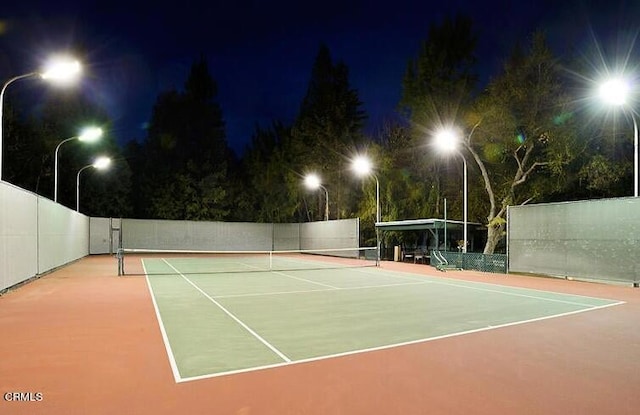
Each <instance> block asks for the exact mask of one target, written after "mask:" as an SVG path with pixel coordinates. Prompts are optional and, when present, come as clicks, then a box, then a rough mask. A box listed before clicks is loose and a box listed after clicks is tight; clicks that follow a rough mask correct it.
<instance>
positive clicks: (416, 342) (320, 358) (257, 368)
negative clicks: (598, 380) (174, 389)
mask: <svg viewBox="0 0 640 415" xmlns="http://www.w3.org/2000/svg"><path fill="white" fill-rule="evenodd" d="M621 304H624V301H620V302H616V303H612V304H605V305H601V306H597V307H591V308H586V309H584V310H576V311H569V312H566V313H561V314H554V315H552V316H545V317H537V318H532V319H529V320H522V321H514V322H511V323H505V324H500V325H497V326H487V327H482V328H478V329H472V330H465V331H461V332H457V333H449V334H444V335H441V336H435V337H426V338H422V339H417V340H410V341H406V342H400V343H394V344H388V345H384V346H378V347H370V348H366V349H360V350H351V351H348V352H342V353H335V354H330V355H326V356H318V357H312V358H308V359H301V360H296V361H290V362H287V363H276V364H272V365H265V366H256V367H251V368H246V369H238V370H230V371H227V372H219V373H211V374H207V375H200V376H192V377H188V378H183V379H180V381H179V382H177V383H181V382H190V381H194V380H203V379H210V378H215V377H221V376H228V375H234V374H239V373H246V372H254V371H258V370H265V369H271V368H276V367H283V366H290V365H297V364H301V363H309V362H316V361H319V360H327V359H334V358H338V357H343V356H350V355H355V354H361V353H369V352H374V351H379V350H386V349H392V348H396V347H402V346H409V345H413V344H419V343H427V342H430V341H434V340H440V339H446V338H449V337H457V336H464V335H467V334H473V333H480V332H483V331H489V330H495V329H500V328H503V327H511V326H517V325H520V324H527V323H533V322H537V321H542V320H549V319H552V318H556V317H565V316H569V315H573V314H579V313H584V312H587V311H593V310H600V309H603V308H608V307H613V306H617V305H621Z"/></svg>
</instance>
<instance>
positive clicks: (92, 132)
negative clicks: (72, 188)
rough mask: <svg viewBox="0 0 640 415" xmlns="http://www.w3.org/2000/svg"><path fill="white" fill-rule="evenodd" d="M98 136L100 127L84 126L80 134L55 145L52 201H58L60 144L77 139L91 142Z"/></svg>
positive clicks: (100, 133) (100, 132)
mask: <svg viewBox="0 0 640 415" xmlns="http://www.w3.org/2000/svg"><path fill="white" fill-rule="evenodd" d="M100 137H102V129H100V128H97V127H89V128H85V129H84V130H83V131H82V132H81V133H80V135H78V136H75V137H69V138H67V139H66V140H62V141H61V142H60V143H59V144H58V145H57V146H56V151H55V155H54V163H55V167H54V169H53V170H54V171H53V174H54V179H53V180H54V185H53V201H54V202H56V203H57V202H58V152H59V151H60V146H62V145H63V144H64V143H67V142H69V141H71V140H79V141H84V142H88V143H92V142H94V141H97V140H98V139H99V138H100Z"/></svg>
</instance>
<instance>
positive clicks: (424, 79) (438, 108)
mask: <svg viewBox="0 0 640 415" xmlns="http://www.w3.org/2000/svg"><path fill="white" fill-rule="evenodd" d="M476 44H477V37H476V34H475V32H474V27H473V22H472V20H471V19H470V18H468V17H466V16H464V15H460V14H459V15H456V16H455V17H454V18H450V17H447V18H445V19H444V20H443V21H442V22H441V23H440V24H433V25H431V26H430V27H429V30H428V37H427V39H426V40H425V41H424V42H423V43H422V45H421V48H420V51H419V53H418V56H417V57H416V58H414V59H412V60H410V61H409V63H408V65H407V70H406V73H405V77H404V79H403V83H402V87H403V88H402V98H401V101H400V103H399V107H400V111H401V112H402V113H403V114H405V116H406V117H407V118H408V119H409V121H410V127H409V128H408V134H409V137H410V139H406V140H401V141H400V142H395V141H394V139H393V136H391V139H390V140H388V141H387V146H386V148H387V150H388V151H389V153H390V155H391V159H390V163H391V166H392V168H391V169H390V170H389V172H388V174H390V175H392V176H391V177H394V192H395V196H394V200H398V203H397V214H398V215H399V217H400V218H418V217H423V218H424V217H440V216H441V215H442V211H441V206H442V205H443V200H442V199H444V198H445V197H446V198H449V199H450V200H454V201H455V200H461V199H462V195H461V192H460V189H461V186H460V185H459V183H460V181H459V180H457V178H456V180H455V181H454V180H447V177H450V176H455V174H454V173H456V174H457V171H458V170H459V171H460V176H461V175H462V173H461V168H458V165H459V164H460V163H455V164H454V163H453V162H451V161H448V160H446V159H444V158H443V157H442V156H441V155H438V154H437V153H436V152H435V151H432V149H431V146H430V145H429V141H430V139H431V137H430V136H432V135H433V134H434V132H436V131H437V130H438V129H440V128H442V127H445V126H451V125H461V124H462V122H463V120H464V115H465V113H466V111H467V110H468V108H470V106H471V104H472V102H473V101H472V100H473V96H474V88H475V85H476V82H477V75H476V73H475V63H476V58H475V48H476ZM400 137H402V136H400ZM396 138H398V137H396ZM398 171H399V172H402V175H401V176H400V175H398V174H397V172H398ZM460 180H461V179H460ZM450 205H451V206H453V207H455V209H458V208H457V207H458V206H461V205H462V203H451V204H450ZM449 213H450V214H453V215H455V214H459V215H460V217H461V216H462V209H461V208H460V209H459V211H453V212H449Z"/></svg>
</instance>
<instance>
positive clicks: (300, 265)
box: [142, 253, 623, 382]
mask: <svg viewBox="0 0 640 415" xmlns="http://www.w3.org/2000/svg"><path fill="white" fill-rule="evenodd" d="M309 257H311V258H309ZM267 261H268V267H269V269H267V270H265V267H266V266H267V264H266V262H267ZM142 263H143V267H144V270H145V274H146V278H147V283H148V286H149V289H150V292H151V294H152V297H153V302H154V307H155V310H156V316H157V319H158V323H159V325H160V328H161V331H162V333H163V340H164V343H165V347H166V350H167V358H168V360H169V362H170V364H171V368H172V371H173V374H174V378H175V380H176V382H184V381H189V380H197V379H203V378H208V377H215V376H221V375H230V374H235V373H239V372H245V371H252V370H259V369H265V368H274V367H278V366H285V365H291V364H296V363H301V362H310V361H316V360H322V359H328V358H334V357H338V356H344V355H349V354H357V353H365V352H370V351H375V350H381V349H385V348H394V347H398V346H403V345H409V344H412V343H419V342H426V341H431V340H436V339H442V338H446V337H451V336H459V335H463V334H471V333H474V332H479V331H485V330H492V329H496V328H501V327H505V326H510V325H518V324H522V323H532V322H535V321H537V320H544V319H549V318H554V317H562V316H567V315H570V314H575V313H582V312H588V311H594V310H598V309H601V308H606V307H611V306H616V305H620V304H623V302H621V301H617V300H610V299H606V298H594V297H589V296H582V295H570V294H561V293H555V292H550V291H542V290H534V289H526V288H517V287H507V286H502V285H497V284H488V283H481V282H473V281H459V280H454V279H449V278H443V277H440V276H439V277H435V276H424V275H418V274H412V273H407V272H398V271H391V270H387V269H381V268H379V267H368V266H358V265H369V263H368V262H364V263H363V264H358V263H355V264H354V263H353V260H347V261H346V262H345V261H342V263H337V262H336V260H335V258H334V257H333V256H332V257H326V256H324V255H301V254H293V253H291V254H289V255H286V256H279V257H277V258H267V256H266V255H255V254H253V255H241V254H232V255H223V256H221V255H212V256H206V255H201V256H195V257H179V256H176V255H175V254H169V255H168V256H167V257H163V256H161V255H157V254H156V255H153V256H152V257H148V258H143V259H142Z"/></svg>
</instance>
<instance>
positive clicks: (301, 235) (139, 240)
mask: <svg viewBox="0 0 640 415" xmlns="http://www.w3.org/2000/svg"><path fill="white" fill-rule="evenodd" d="M121 229H122V245H123V247H124V248H125V249H158V250H170V249H180V250H193V251H281V250H298V249H325V248H329V249H333V248H357V247H359V220H358V219H357V218H356V219H342V220H333V221H324V222H310V223H248V222H193V221H177V220H147V219H122V223H121ZM92 253H93V251H92Z"/></svg>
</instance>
